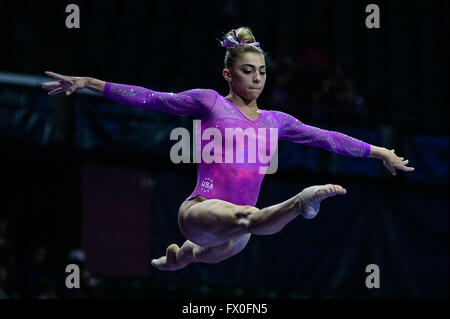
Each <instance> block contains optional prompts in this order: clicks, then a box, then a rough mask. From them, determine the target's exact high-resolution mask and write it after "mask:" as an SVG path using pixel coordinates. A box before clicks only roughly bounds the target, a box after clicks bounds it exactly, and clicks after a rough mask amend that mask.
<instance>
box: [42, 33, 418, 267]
mask: <svg viewBox="0 0 450 319" xmlns="http://www.w3.org/2000/svg"><path fill="white" fill-rule="evenodd" d="M220 43H221V45H222V47H225V48H226V54H225V68H224V69H223V71H222V75H223V77H224V79H225V80H226V81H227V82H228V84H229V88H230V91H229V93H228V95H227V96H221V95H220V94H219V93H217V92H216V91H214V90H211V89H192V90H187V91H183V92H180V93H165V92H157V91H153V90H150V89H146V88H143V87H138V86H132V85H125V84H117V83H110V82H104V81H100V80H97V79H94V78H90V77H75V76H64V75H60V74H57V73H53V72H48V71H46V72H45V73H46V74H47V75H49V76H51V77H53V78H55V79H56V80H57V81H53V82H46V83H43V88H44V89H46V90H49V91H50V92H48V94H49V95H54V94H58V93H60V92H66V95H70V94H71V93H73V92H75V91H77V90H81V89H84V88H86V89H89V90H92V91H94V92H97V93H99V94H102V95H103V96H105V97H106V98H108V99H110V100H112V101H114V102H117V103H120V104H124V105H128V106H132V107H136V108H145V109H152V110H158V111H163V112H168V113H171V114H174V115H179V116H188V115H190V116H193V117H194V118H195V119H200V120H201V132H202V134H203V132H204V130H205V129H206V128H208V127H210V128H211V127H215V128H218V129H220V130H221V131H224V129H225V128H242V129H243V130H245V129H247V128H254V129H257V128H277V129H278V139H279V140H288V141H291V142H294V143H302V144H307V145H311V146H315V147H320V148H323V149H325V150H328V151H330V152H333V153H337V154H341V155H345V156H351V157H361V158H367V157H370V158H378V159H381V160H382V161H383V164H384V166H385V167H386V168H387V169H388V170H389V171H390V172H391V173H392V174H393V175H395V174H396V170H397V169H398V170H402V171H405V172H410V171H413V170H414V168H412V167H407V166H405V164H407V163H408V160H405V159H404V158H403V157H398V156H397V155H396V154H395V152H394V150H388V149H386V148H382V147H377V146H373V145H370V144H367V143H365V142H363V141H360V140H357V139H354V138H352V137H349V136H347V135H345V134H342V133H339V132H334V131H327V130H322V129H320V128H316V127H313V126H309V125H307V124H304V123H302V122H301V121H299V120H298V119H296V118H295V117H293V116H291V115H289V114H286V113H284V112H281V111H276V110H267V109H260V108H259V107H258V103H257V98H258V97H259V95H260V94H261V92H262V90H263V88H264V85H265V82H266V65H265V53H264V51H263V50H262V49H261V48H260V45H259V43H258V42H255V38H254V36H253V34H252V32H251V30H250V29H249V28H246V27H241V28H238V29H233V30H231V31H230V32H228V33H227V34H226V35H225V36H224V38H223V40H222V41H220ZM221 142H223V140H221ZM199 143H200V144H199V145H200V147H202V146H203V145H204V144H205V141H203V140H200V142H199ZM231 145H232V146H231V147H233V150H234V151H236V150H237V151H239V150H238V149H237V146H235V143H231ZM241 146H242V145H241ZM259 164H260V163H258V162H256V163H224V161H217V162H216V161H213V162H211V163H206V162H204V161H201V162H200V163H199V164H198V165H197V185H196V187H195V189H194V191H193V192H192V193H191V194H190V195H189V196H188V197H187V198H186V200H185V201H184V202H183V203H182V204H181V206H180V207H179V211H178V224H179V228H180V230H181V232H182V234H183V235H184V236H185V237H186V238H187V240H186V241H185V242H184V243H183V245H182V246H181V247H179V246H178V245H176V244H171V245H169V246H168V247H167V249H166V255H165V256H162V257H160V258H158V259H153V260H152V261H151V264H152V265H153V266H154V267H156V268H158V269H160V270H178V269H181V268H184V267H186V266H187V265H189V264H191V263H194V262H203V263H209V264H211V263H218V262H220V261H223V260H225V259H227V258H229V257H231V256H233V255H236V254H237V253H239V252H240V251H242V249H243V248H244V247H245V246H246V244H247V243H248V241H249V239H250V236H251V235H252V234H254V235H271V234H275V233H277V232H279V231H280V230H282V229H283V227H284V226H286V224H288V223H289V222H290V221H291V220H293V219H294V218H295V217H297V216H298V215H302V216H303V217H304V218H306V219H311V218H314V217H315V216H316V214H317V213H318V212H319V208H320V202H321V201H322V200H324V199H326V198H328V197H332V196H336V195H344V194H345V193H346V192H347V191H346V190H345V189H344V188H343V187H342V186H340V185H333V184H326V185H315V186H310V187H307V188H305V189H303V190H302V191H301V192H300V193H298V194H297V195H295V196H294V197H292V198H290V199H288V200H286V201H284V202H282V203H278V204H275V205H272V206H269V207H264V208H257V207H255V204H256V202H257V199H258V194H259V190H260V186H261V182H262V179H263V177H264V174H261V173H260V171H259V168H260V165H259ZM206 182H207V184H206ZM205 185H208V187H205Z"/></svg>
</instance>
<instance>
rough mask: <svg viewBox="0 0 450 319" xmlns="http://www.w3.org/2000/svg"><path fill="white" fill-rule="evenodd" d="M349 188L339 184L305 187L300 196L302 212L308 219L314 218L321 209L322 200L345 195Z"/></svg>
mask: <svg viewBox="0 0 450 319" xmlns="http://www.w3.org/2000/svg"><path fill="white" fill-rule="evenodd" d="M346 193H347V190H346V189H345V188H343V187H342V186H339V185H332V184H326V185H316V186H311V187H308V188H305V189H304V190H302V191H301V193H300V197H299V207H300V214H301V215H302V216H303V217H304V218H306V219H312V218H314V217H315V216H316V215H317V213H318V212H319V209H320V202H321V201H322V200H324V199H325V198H328V197H331V196H335V195H344V194H346Z"/></svg>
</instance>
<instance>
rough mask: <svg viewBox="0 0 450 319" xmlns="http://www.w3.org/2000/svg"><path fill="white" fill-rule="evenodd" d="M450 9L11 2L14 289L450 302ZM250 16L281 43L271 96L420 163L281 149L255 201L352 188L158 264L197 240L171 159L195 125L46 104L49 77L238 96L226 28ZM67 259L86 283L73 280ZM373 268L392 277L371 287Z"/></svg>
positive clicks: (271, 47) (3, 86)
mask: <svg viewBox="0 0 450 319" xmlns="http://www.w3.org/2000/svg"><path fill="white" fill-rule="evenodd" d="M71 3H73V4H76V5H77V6H78V8H79V12H80V20H79V21H80V25H79V28H67V26H66V18H67V17H68V16H69V15H70V13H69V12H66V7H67V6H68V5H69V4H71ZM371 3H373V4H376V5H377V6H378V7H379V13H380V20H379V21H380V27H379V28H368V27H367V26H366V18H367V17H368V15H369V14H370V13H368V12H366V7H367V6H368V5H369V4H371ZM448 4H449V2H448V1H439V0H435V1H418V0H417V1H406V0H402V1H378V0H377V1H373V2H368V1H313V0H309V1H285V0H278V1H266V0H258V1H235V0H221V1H207V2H206V1H205V2H203V1H199V2H190V1H179V2H170V1H145V2H135V1H126V2H125V1H124V2H114V1H76V2H64V1H58V2H50V1H49V2H47V1H46V2H42V1H23V0H19V1H9V2H6V1H4V2H3V1H2V3H1V9H0V12H1V13H0V25H1V31H0V32H1V43H2V48H1V50H0V55H1V56H0V57H1V60H0V159H1V162H0V187H1V189H0V199H1V201H0V298H6V299H69V298H86V299H91V298H127V299H150V300H151V299H180V300H186V301H187V300H190V299H192V300H195V299H196V298H197V299H208V300H216V299H217V300H219V299H220V298H225V299H233V300H238V301H239V300H241V302H244V300H245V299H246V298H252V300H265V302H266V303H268V304H269V305H270V302H271V301H274V302H275V301H276V300H279V299H289V300H293V299H305V300H309V299H321V300H324V299H405V298H406V299H447V298H448V283H449V278H448V269H449V268H448V266H449V265H448V261H449V253H448V248H449V247H448V228H449V227H448V226H449V223H448V206H449V205H448V204H449V200H448V199H449V197H448V190H449V189H448V188H449V187H448V173H449V136H448V133H449V122H448V110H449V101H448V84H449V83H448V61H449V59H448ZM240 26H247V27H249V28H251V30H252V31H253V33H254V35H255V37H256V40H257V41H259V42H260V43H261V46H262V48H263V49H264V50H265V51H266V52H267V53H268V55H267V57H266V64H267V67H268V73H267V83H266V86H265V90H264V92H263V93H262V95H261V97H260V98H259V99H258V105H259V106H260V108H262V109H275V110H280V111H283V112H286V113H289V114H291V115H293V116H295V117H296V118H298V119H299V120H301V121H302V122H303V123H306V124H309V125H312V126H316V127H319V128H322V129H327V130H332V131H338V132H341V133H344V134H347V135H349V136H352V137H354V138H357V139H360V140H363V141H365V142H367V143H369V144H372V145H376V146H379V147H385V148H387V149H395V151H396V153H397V154H398V155H399V156H402V157H405V158H406V159H408V160H409V164H408V165H409V166H412V167H414V168H415V171H414V172H411V173H406V172H402V171H397V175H396V176H393V175H392V174H390V173H389V171H388V170H387V169H386V168H385V167H384V166H383V163H382V161H380V160H378V159H374V158H368V159H361V158H351V157H345V156H340V155H337V154H334V153H331V152H327V151H325V150H323V149H321V148H316V147H311V146H305V145H300V144H294V143H288V142H283V141H281V142H280V143H279V161H278V163H279V164H278V171H277V172H276V173H275V174H272V175H267V176H266V177H265V178H264V181H263V183H262V186H261V191H260V195H259V199H258V203H257V207H259V208H262V207H266V206H269V205H273V204H276V203H279V202H282V201H284V200H286V199H288V198H290V197H292V196H294V195H295V194H297V193H299V192H300V191H301V190H302V189H304V188H306V187H308V186H311V185H319V184H326V183H333V184H339V185H342V186H343V187H345V188H346V189H347V194H346V195H345V196H336V197H334V198H332V199H329V200H327V201H324V202H323V203H322V205H321V211H320V213H319V214H318V216H317V217H316V218H314V219H312V220H306V219H304V218H301V217H299V218H297V219H296V220H294V221H293V222H291V223H290V224H288V225H287V226H286V227H285V228H284V229H283V230H282V231H281V232H279V233H277V234H275V235H271V236H252V239H251V240H250V242H249V244H248V245H247V247H246V248H245V249H244V250H243V251H242V252H241V253H239V254H237V255H236V256H234V257H232V258H230V259H227V260H225V261H223V262H220V263H217V264H204V263H195V264H191V265H189V266H188V267H186V268H184V269H182V270H179V271H175V272H164V271H159V270H157V269H156V268H153V267H152V266H151V265H150V261H151V259H152V258H158V257H160V256H162V255H164V254H165V249H166V247H167V246H168V245H169V244H171V243H177V244H178V245H181V244H182V243H183V241H184V240H185V239H184V237H183V235H182V234H181V232H180V230H179V228H178V221H177V213H178V208H179V206H180V204H181V203H182V202H183V200H184V199H186V198H187V196H188V195H189V194H190V193H191V192H192V190H193V189H194V187H195V183H196V177H197V172H196V166H195V164H194V163H185V164H183V163H182V164H174V163H173V162H172V161H171V160H170V156H169V154H170V149H171V147H172V146H173V145H174V144H175V143H176V141H174V140H170V138H169V137H170V132H171V131H172V129H174V128H177V127H185V128H187V129H188V130H189V131H190V132H192V118H191V117H179V116H174V115H171V114H168V113H163V112H157V111H152V110H145V109H136V108H132V107H129V106H124V105H119V104H116V103H113V102H111V101H110V100H108V99H106V98H104V97H102V96H99V95H96V94H92V93H90V91H88V90H83V91H81V92H76V93H74V94H72V95H70V96H68V97H67V96H65V95H64V94H59V95H56V96H48V95H47V92H46V91H45V90H43V89H42V83H43V82H45V81H50V80H51V79H50V78H49V77H47V76H46V75H45V74H44V71H53V72H56V73H60V74H64V75H71V76H88V77H93V78H97V79H101V80H103V81H108V82H116V83H123V84H133V85H139V86H143V87H146V88H150V89H153V90H156V91H162V92H181V91H184V90H188V89H192V88H211V89H214V90H216V91H217V92H219V94H221V95H223V96H225V95H227V94H228V85H227V83H226V81H225V80H224V79H223V77H222V74H221V73H222V69H223V58H224V54H225V50H224V48H222V47H221V46H220V44H219V41H218V40H217V39H218V38H220V37H221V36H223V34H224V33H225V32H227V31H229V30H230V29H232V28H237V27H240ZM230 183H232V181H230ZM69 264H75V265H77V266H79V267H80V269H81V274H82V275H81V284H80V288H75V289H69V288H67V287H66V278H67V276H69V275H70V272H66V267H67V265H69ZM373 264H374V265H376V266H378V269H379V283H380V286H379V288H368V287H367V286H366V280H367V278H368V276H370V274H371V273H370V271H368V270H367V269H368V268H367V267H368V266H369V265H373ZM369 268H370V267H369Z"/></svg>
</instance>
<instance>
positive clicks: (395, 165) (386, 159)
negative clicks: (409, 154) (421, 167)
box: [383, 150, 414, 175]
mask: <svg viewBox="0 0 450 319" xmlns="http://www.w3.org/2000/svg"><path fill="white" fill-rule="evenodd" d="M394 152H395V150H390V151H387V152H385V153H384V154H383V164H384V166H385V167H386V168H387V169H388V170H389V171H390V172H391V173H392V175H396V174H397V171H396V169H399V170H402V171H404V172H412V171H414V167H407V166H406V164H408V162H409V161H408V160H405V159H404V158H403V157H398V156H397V155H396V154H395V153H394Z"/></svg>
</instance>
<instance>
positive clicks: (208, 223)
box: [152, 184, 346, 270]
mask: <svg viewBox="0 0 450 319" xmlns="http://www.w3.org/2000/svg"><path fill="white" fill-rule="evenodd" d="M345 193H346V190H345V189H344V188H343V187H342V186H339V185H332V184H327V185H317V186H311V187H308V188H305V189H304V190H303V191H301V192H300V193H299V194H297V195H296V196H294V197H292V198H290V199H288V200H286V201H284V202H282V203H279V204H276V205H272V206H269V207H265V208H262V209H258V208H256V207H253V206H242V205H235V204H232V203H229V202H226V201H223V200H219V199H206V198H204V197H203V198H202V199H201V200H200V201H196V200H194V201H186V202H184V203H183V204H182V205H181V206H180V210H179V218H178V221H179V226H180V230H181V232H182V233H183V234H184V235H185V236H186V238H187V239H188V241H186V242H185V243H184V244H183V246H182V247H181V248H178V246H177V245H174V244H172V245H170V246H169V247H168V248H167V251H166V256H163V257H161V258H159V259H156V260H153V261H152V265H153V266H155V267H157V268H159V269H163V270H164V269H166V270H176V269H180V268H182V267H185V266H186V265H188V264H189V263H192V262H208V263H212V262H219V261H221V260H224V259H226V258H229V257H231V256H233V255H234V254H236V253H238V252H239V251H241V250H242V249H243V248H244V247H245V244H246V243H247V242H248V239H249V237H250V236H248V235H249V234H255V235H271V234H275V233H277V232H279V231H280V230H282V229H283V228H284V226H286V225H287V224H288V223H289V222H290V221H292V220H293V219H294V218H295V217H297V216H298V215H302V216H303V217H304V218H306V219H311V218H314V217H315V216H316V215H317V213H318V212H319V208H320V202H321V201H322V200H324V199H325V198H328V197H331V196H335V195H344V194H345ZM200 198H201V196H200ZM245 235H247V236H248V238H246V240H243V238H245V237H243V236H245ZM236 242H238V243H242V242H245V244H244V245H241V247H240V249H239V247H235V245H236Z"/></svg>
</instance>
